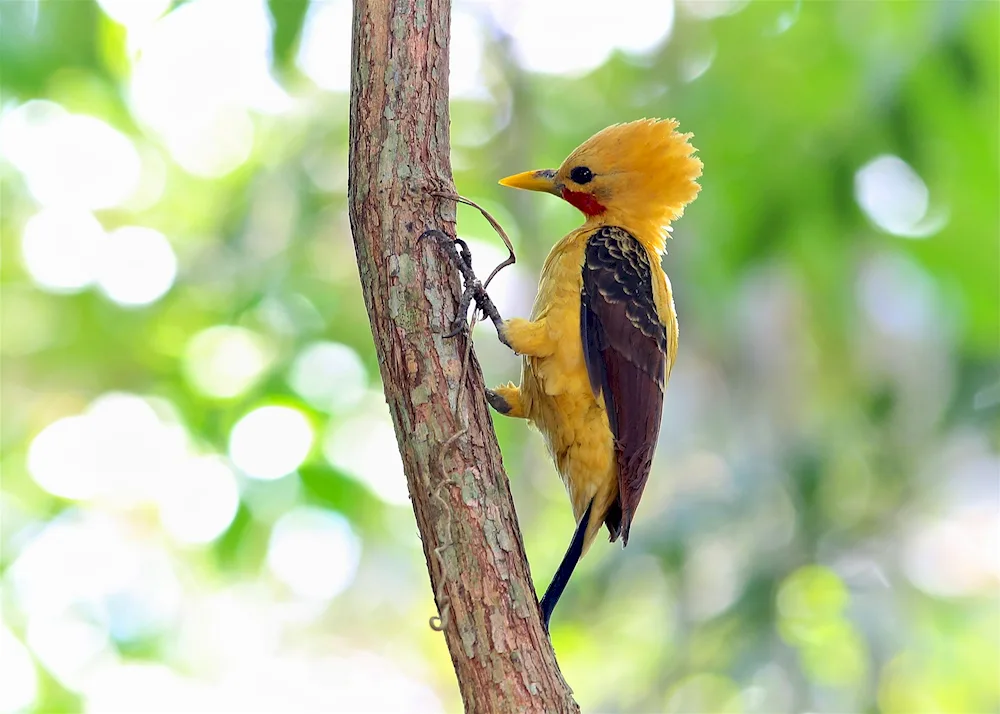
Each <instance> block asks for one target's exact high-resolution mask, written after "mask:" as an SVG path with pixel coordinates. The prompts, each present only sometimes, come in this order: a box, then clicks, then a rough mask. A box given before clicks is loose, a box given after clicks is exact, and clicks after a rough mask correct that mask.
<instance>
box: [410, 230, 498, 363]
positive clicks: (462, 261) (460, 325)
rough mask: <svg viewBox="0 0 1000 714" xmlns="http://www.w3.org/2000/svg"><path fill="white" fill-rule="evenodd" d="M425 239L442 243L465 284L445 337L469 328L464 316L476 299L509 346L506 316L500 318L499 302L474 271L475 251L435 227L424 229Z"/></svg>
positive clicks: (421, 237)
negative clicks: (450, 326) (505, 332)
mask: <svg viewBox="0 0 1000 714" xmlns="http://www.w3.org/2000/svg"><path fill="white" fill-rule="evenodd" d="M424 238H434V239H435V240H436V241H437V242H438V245H440V246H441V248H442V249H443V250H444V252H445V254H446V255H447V256H448V258H449V259H450V260H451V262H452V263H454V264H455V266H456V267H457V268H458V270H459V272H461V273H462V281H463V283H464V285H465V287H464V290H463V291H462V298H461V300H460V301H459V303H458V315H457V316H456V317H455V322H454V323H453V324H452V329H451V331H450V332H448V333H447V334H445V337H455V336H457V335H459V334H461V333H462V332H464V331H465V330H466V329H467V328H468V326H467V324H466V322H465V316H466V314H468V312H469V305H471V304H472V302H473V301H475V302H476V307H478V308H479V309H480V310H482V311H483V313H484V314H485V315H486V316H487V317H488V318H490V320H492V321H493V325H494V326H495V327H496V328H497V336H498V337H499V338H500V341H501V342H503V343H504V344H505V345H507V346H508V347H510V344H509V343H508V342H507V338H506V337H505V336H504V323H503V318H501V317H500V312H499V311H498V310H497V308H496V305H494V304H493V300H491V299H490V296H489V295H488V294H487V293H486V289H485V288H484V287H483V283H482V281H480V280H479V278H477V277H476V273H475V272H474V271H473V270H472V251H470V250H469V246H468V244H467V243H466V242H465V241H464V240H462V239H461V238H451V237H449V236H448V235H447V234H445V233H443V232H442V231H439V230H437V229H435V228H431V229H430V230H426V231H424V232H423V233H422V234H421V236H420V237H419V238H418V239H417V240H418V241H420V240H423V239H424Z"/></svg>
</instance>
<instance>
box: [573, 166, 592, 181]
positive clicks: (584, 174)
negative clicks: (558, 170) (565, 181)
mask: <svg viewBox="0 0 1000 714" xmlns="http://www.w3.org/2000/svg"><path fill="white" fill-rule="evenodd" d="M569 177H570V178H571V179H573V181H575V182H576V183H590V180H591V179H592V178H594V174H593V172H592V171H591V170H590V169H588V168H587V167H586V166H577V167H576V168H574V169H573V170H572V171H570V172H569Z"/></svg>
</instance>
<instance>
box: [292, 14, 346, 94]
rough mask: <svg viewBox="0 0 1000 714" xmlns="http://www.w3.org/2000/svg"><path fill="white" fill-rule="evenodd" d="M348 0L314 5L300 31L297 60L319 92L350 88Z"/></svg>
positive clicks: (340, 90) (339, 90)
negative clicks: (318, 88)
mask: <svg viewBox="0 0 1000 714" xmlns="http://www.w3.org/2000/svg"><path fill="white" fill-rule="evenodd" d="M350 48H351V3H350V0H327V1H326V2H314V3H312V4H311V5H310V6H309V13H308V14H307V15H306V21H305V24H304V26H303V28H302V39H301V41H300V42H299V52H298V56H297V57H296V61H297V63H298V65H299V67H300V68H301V69H302V71H303V72H304V73H305V74H306V76H307V77H309V79H311V80H312V81H313V82H315V83H316V85H317V86H318V87H320V88H321V89H325V90H327V91H331V92H347V91H349V90H350V88H351V52H350Z"/></svg>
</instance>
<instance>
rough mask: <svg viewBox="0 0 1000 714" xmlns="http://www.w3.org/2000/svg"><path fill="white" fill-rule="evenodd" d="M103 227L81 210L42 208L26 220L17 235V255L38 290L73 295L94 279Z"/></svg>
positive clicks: (99, 254)
mask: <svg viewBox="0 0 1000 714" xmlns="http://www.w3.org/2000/svg"><path fill="white" fill-rule="evenodd" d="M104 239H105V235H104V228H103V227H102V226H101V224H100V222H99V221H98V220H97V219H96V218H94V216H93V215H91V214H90V213H89V212H87V211H86V210H84V209H81V208H66V207H57V208H44V209H42V210H41V211H40V212H38V213H36V214H35V215H34V216H32V217H31V218H29V219H28V221H27V223H25V225H24V230H23V231H22V233H21V256H22V259H23V260H24V266H25V268H26V269H27V271H28V274H29V275H30V276H31V279H32V280H33V281H34V282H35V284H36V285H37V286H38V287H39V288H41V289H42V290H46V291H48V292H54V293H73V292H78V291H80V290H83V289H84V288H86V287H87V286H89V285H90V284H91V283H93V282H94V280H95V279H96V277H97V272H98V266H99V264H100V258H101V249H102V244H103V242H104Z"/></svg>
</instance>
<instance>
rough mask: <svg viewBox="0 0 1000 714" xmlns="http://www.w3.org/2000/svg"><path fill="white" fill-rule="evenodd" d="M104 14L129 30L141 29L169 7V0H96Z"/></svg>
mask: <svg viewBox="0 0 1000 714" xmlns="http://www.w3.org/2000/svg"><path fill="white" fill-rule="evenodd" d="M97 4H98V5H99V6H100V8H101V10H103V11H104V14H105V15H107V16H108V17H109V18H111V19H112V20H114V21H115V22H117V23H118V24H119V25H122V26H123V27H125V28H126V29H128V30H129V31H133V32H134V31H141V30H142V29H144V28H146V27H148V26H149V25H151V24H152V23H153V22H154V21H155V20H157V19H158V18H159V17H160V16H161V15H163V13H165V12H166V11H167V10H169V9H170V5H171V0H97Z"/></svg>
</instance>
